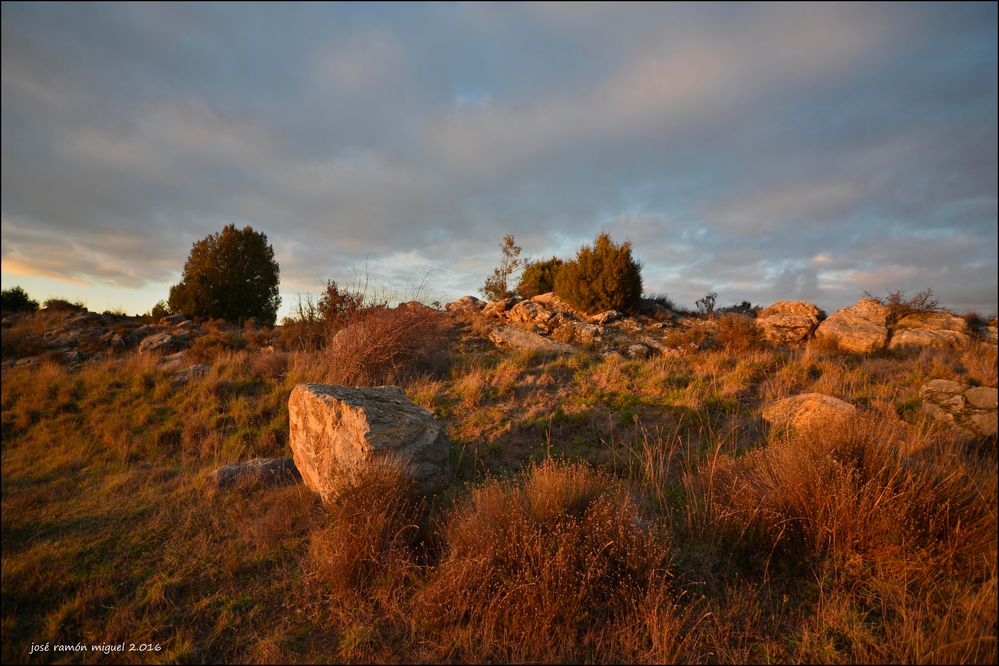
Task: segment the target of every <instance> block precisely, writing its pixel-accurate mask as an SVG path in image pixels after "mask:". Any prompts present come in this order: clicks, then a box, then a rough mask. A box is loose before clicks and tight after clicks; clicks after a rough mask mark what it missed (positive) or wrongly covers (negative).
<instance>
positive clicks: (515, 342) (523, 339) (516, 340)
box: [489, 326, 576, 354]
mask: <svg viewBox="0 0 999 666" xmlns="http://www.w3.org/2000/svg"><path fill="white" fill-rule="evenodd" d="M489 339H490V340H492V341H493V342H494V343H495V344H497V345H510V346H512V347H519V348H521V349H533V350H535V351H540V352H552V353H556V354H562V353H570V354H571V353H572V352H574V351H576V348H575V347H573V346H572V345H568V344H565V343H562V342H553V341H551V340H549V339H548V338H545V337H542V336H540V335H538V334H537V333H531V332H529V331H521V330H520V329H516V328H514V327H512V326H500V327H499V328H497V329H495V330H493V331H490V333H489Z"/></svg>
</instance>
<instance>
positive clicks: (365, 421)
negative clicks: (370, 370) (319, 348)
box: [288, 384, 451, 501]
mask: <svg viewBox="0 0 999 666" xmlns="http://www.w3.org/2000/svg"><path fill="white" fill-rule="evenodd" d="M288 416H289V423H290V444H291V449H292V451H293V453H294V458H295V466H296V467H297V468H298V470H299V471H300V472H301V473H302V480H303V481H304V482H305V485H306V486H308V487H309V488H311V489H312V490H314V491H316V492H317V493H319V495H320V496H321V497H322V498H323V500H324V501H331V500H332V499H334V498H335V497H336V496H337V494H338V493H339V491H340V490H341V489H342V488H343V487H344V486H345V485H347V484H349V483H350V482H351V480H352V478H353V477H354V475H355V474H357V473H358V472H359V471H361V470H363V469H366V468H370V467H373V466H377V465H379V464H382V463H386V462H397V463H400V464H402V465H403V469H404V472H405V473H406V474H407V475H408V476H409V477H410V478H412V479H413V480H414V481H415V482H416V484H417V486H418V487H419V488H420V489H421V490H422V491H424V492H433V491H437V490H440V489H441V488H443V487H444V486H445V485H446V484H447V483H448V481H450V479H451V470H450V464H449V459H448V454H449V449H450V441H449V440H448V438H447V435H446V434H445V432H444V429H443V428H442V427H441V425H440V424H439V423H438V422H437V420H436V419H434V417H433V415H432V414H431V413H430V412H428V411H427V410H426V409H423V408H422V407H419V406H418V405H415V404H413V403H412V402H411V401H410V400H409V399H408V398H407V397H406V394H405V393H403V392H402V389H400V388H399V387H397V386H378V387H369V388H350V387H346V386H335V385H327V384H300V385H298V386H296V387H295V389H294V390H293V391H292V392H291V398H290V399H289V400H288Z"/></svg>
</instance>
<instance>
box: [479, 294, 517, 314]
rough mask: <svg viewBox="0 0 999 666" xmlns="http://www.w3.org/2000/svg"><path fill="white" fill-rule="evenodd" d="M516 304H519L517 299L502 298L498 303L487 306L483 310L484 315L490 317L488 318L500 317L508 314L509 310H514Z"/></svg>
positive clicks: (494, 302)
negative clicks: (505, 313)
mask: <svg viewBox="0 0 999 666" xmlns="http://www.w3.org/2000/svg"><path fill="white" fill-rule="evenodd" d="M516 302H517V299H516V298H512V297H511V298H501V299H500V300H498V301H493V302H492V303H488V304H486V306H485V307H483V308H482V314H484V315H488V316H492V317H499V316H501V315H502V314H503V313H504V312H506V311H507V310H509V309H510V308H512V307H513V304H514V303H516Z"/></svg>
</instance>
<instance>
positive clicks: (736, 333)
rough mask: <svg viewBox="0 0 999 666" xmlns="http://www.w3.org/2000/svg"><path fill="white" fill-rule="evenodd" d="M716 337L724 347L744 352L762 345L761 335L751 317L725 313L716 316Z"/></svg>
mask: <svg viewBox="0 0 999 666" xmlns="http://www.w3.org/2000/svg"><path fill="white" fill-rule="evenodd" d="M718 339H719V340H720V341H721V343H722V345H723V346H724V347H725V349H728V350H730V351H735V352H744V351H749V350H751V349H758V348H759V347H761V346H762V345H763V336H762V335H761V334H760V329H759V328H758V327H757V326H756V322H754V321H753V319H752V317H748V316H746V315H741V314H726V315H722V316H721V317H719V318H718Z"/></svg>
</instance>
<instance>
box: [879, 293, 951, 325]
mask: <svg viewBox="0 0 999 666" xmlns="http://www.w3.org/2000/svg"><path fill="white" fill-rule="evenodd" d="M864 297H865V298H870V299H871V300H874V301H877V302H878V303H880V304H881V305H884V306H886V307H887V308H888V321H890V322H897V321H898V320H899V319H901V318H902V317H905V316H906V315H910V314H920V313H923V312H941V311H946V310H944V308H941V307H940V302H939V301H938V300H937V299H936V297H935V296H934V294H933V290H932V289H924V290H923V291H921V292H919V293H917V294H916V295H914V296H909V297H906V295H905V292H904V291H902V290H901V289H896V290H895V291H889V292H888V295H887V296H885V297H884V298H881V297H879V296H875V295H874V294H872V293H871V292H869V291H865V292H864Z"/></svg>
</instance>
